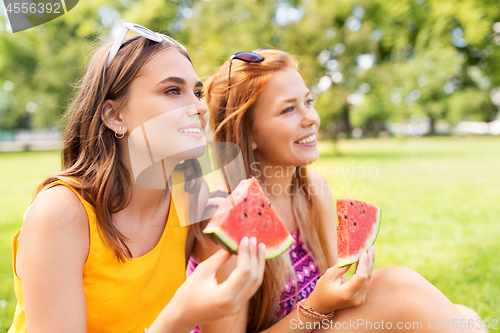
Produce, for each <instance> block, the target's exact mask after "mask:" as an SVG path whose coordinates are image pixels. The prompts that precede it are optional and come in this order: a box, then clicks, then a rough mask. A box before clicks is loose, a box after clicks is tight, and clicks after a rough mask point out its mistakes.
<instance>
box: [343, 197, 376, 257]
mask: <svg viewBox="0 0 500 333" xmlns="http://www.w3.org/2000/svg"><path fill="white" fill-rule="evenodd" d="M337 219H338V220H339V224H338V226H337V255H338V259H339V262H338V266H339V267H344V266H347V265H350V264H354V263H355V262H357V261H358V260H359V258H360V256H361V254H363V253H365V252H366V251H367V250H368V248H369V247H370V246H372V245H373V244H375V240H376V239H377V235H378V232H379V230H380V208H379V207H377V206H374V205H370V204H367V203H365V202H363V201H359V200H353V199H338V200H337Z"/></svg>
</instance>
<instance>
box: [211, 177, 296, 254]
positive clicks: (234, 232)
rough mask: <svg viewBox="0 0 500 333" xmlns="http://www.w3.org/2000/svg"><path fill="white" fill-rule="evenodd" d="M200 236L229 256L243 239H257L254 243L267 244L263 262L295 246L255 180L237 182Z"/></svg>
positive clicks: (235, 250) (236, 249) (236, 250)
mask: <svg viewBox="0 0 500 333" xmlns="http://www.w3.org/2000/svg"><path fill="white" fill-rule="evenodd" d="M203 233H205V234H207V236H209V237H210V238H211V239H212V240H214V241H216V242H217V243H222V244H223V245H224V246H225V247H227V248H228V249H229V250H230V251H231V252H238V244H239V243H240V241H241V239H242V238H243V237H245V236H246V237H249V238H250V237H256V238H257V243H264V244H266V253H265V256H266V259H271V258H275V257H277V256H279V255H280V254H282V253H283V252H285V251H286V250H287V249H288V248H289V247H290V245H292V243H293V242H294V240H293V238H292V236H291V235H290V233H289V232H288V230H287V228H286V226H285V224H284V223H283V221H281V219H280V217H279V216H278V213H276V210H275V209H274V207H272V206H271V203H270V202H269V200H268V199H267V197H266V195H265V194H264V192H263V191H262V188H261V187H260V185H259V182H258V181H257V179H255V178H254V177H252V178H250V179H246V180H243V181H241V182H240V184H239V185H238V186H237V187H236V188H235V189H234V191H233V192H232V193H231V194H230V195H229V196H228V197H227V198H226V200H225V201H224V202H223V203H222V205H221V206H220V207H219V209H218V211H217V212H216V214H215V216H214V217H212V219H211V220H210V222H209V223H208V225H207V227H206V228H205V230H204V231H203ZM214 236H217V237H214Z"/></svg>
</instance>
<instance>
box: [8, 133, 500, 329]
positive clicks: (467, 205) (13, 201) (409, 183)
mask: <svg viewBox="0 0 500 333" xmlns="http://www.w3.org/2000/svg"><path fill="white" fill-rule="evenodd" d="M320 151H321V158H320V160H319V161H318V162H316V163H315V164H314V167H316V168H318V169H320V170H321V171H322V172H324V173H326V174H327V175H328V179H329V182H330V185H331V186H332V189H333V191H334V192H335V193H334V197H335V198H341V197H342V198H345V197H351V198H355V199H360V200H363V201H367V202H369V203H373V204H375V205H378V206H380V207H381V208H382V226H381V230H380V234H379V238H378V239H377V243H376V256H377V258H376V268H382V267H389V266H400V265H403V266H408V267H411V268H413V269H415V270H416V271H418V272H419V273H420V274H422V275H423V276H424V277H425V278H427V279H428V280H429V281H430V282H431V283H433V284H434V285H435V286H436V287H438V288H439V289H440V290H441V291H442V292H443V293H444V294H445V295H446V296H447V297H448V298H449V299H450V300H451V301H452V302H454V303H462V304H465V305H468V306H470V307H472V308H473V309H475V310H476V311H477V312H478V313H479V314H480V315H481V316H482V317H483V319H487V318H488V319H493V318H497V319H499V317H500V314H499V313H498V309H500V278H499V277H500V265H499V264H498V262H497V260H498V258H499V252H500V242H499V241H498V237H499V236H500V223H499V221H498V219H499V217H500V204H499V202H500V174H499V170H500V168H499V166H500V138H495V137H466V138H451V137H443V138H421V139H407V140H403V141H401V140H398V139H386V140H357V141H341V142H340V143H338V144H337V147H336V149H335V147H334V145H333V144H332V143H330V142H321V143H320ZM348 167H349V169H348ZM58 168H59V153H58V152H46V153H35V152H27V153H9V154H6V153H3V154H2V153H0V190H1V193H2V194H1V195H0V212H1V213H0V332H6V331H7V329H8V327H9V326H10V323H11V321H12V317H13V313H14V308H15V304H16V300H15V295H14V291H13V284H12V266H11V265H12V249H11V244H12V236H13V235H14V234H15V232H16V231H17V230H18V228H19V227H20V225H21V221H22V215H23V212H24V210H25V209H26V207H27V206H28V205H29V203H30V201H31V198H32V193H33V190H34V189H35V187H36V185H37V184H38V183H39V182H40V181H41V180H42V179H43V178H44V177H45V176H47V175H49V174H51V173H53V172H55V171H57V170H58ZM353 168H354V171H355V172H354V174H353V173H352V170H353ZM363 170H364V174H363ZM370 172H371V174H370ZM343 173H344V174H343ZM347 182H349V184H350V186H348V183H347ZM356 185H357V187H356V188H355V186H356ZM355 189H356V190H357V193H356V191H355ZM1 300H5V301H6V304H7V305H6V307H5V308H2V307H1V304H2V303H1ZM497 327H498V326H497ZM491 332H493V331H491Z"/></svg>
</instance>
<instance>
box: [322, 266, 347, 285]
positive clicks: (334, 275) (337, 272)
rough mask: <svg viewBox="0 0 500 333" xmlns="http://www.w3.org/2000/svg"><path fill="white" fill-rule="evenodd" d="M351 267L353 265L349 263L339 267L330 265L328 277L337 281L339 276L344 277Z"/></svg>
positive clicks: (327, 272)
mask: <svg viewBox="0 0 500 333" xmlns="http://www.w3.org/2000/svg"><path fill="white" fill-rule="evenodd" d="M349 268H351V265H347V266H344V267H341V268H339V267H338V266H337V265H335V266H332V267H330V268H329V269H327V271H326V273H325V275H326V276H327V277H328V279H330V280H332V281H335V280H337V279H338V278H339V277H342V275H344V274H345V273H347V271H348V270H349Z"/></svg>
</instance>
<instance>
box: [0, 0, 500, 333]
mask: <svg viewBox="0 0 500 333" xmlns="http://www.w3.org/2000/svg"><path fill="white" fill-rule="evenodd" d="M124 21H128V22H134V23H137V24H141V25H144V26H146V27H148V28H150V29H151V30H153V31H161V32H163V33H166V34H168V35H170V36H172V37H174V38H176V39H178V40H179V41H180V42H181V43H182V44H183V45H185V46H186V47H187V49H188V51H189V54H190V56H191V58H192V60H193V64H194V67H195V70H196V72H197V74H198V76H199V77H200V78H201V79H202V80H204V79H206V78H207V77H208V76H210V75H212V74H214V73H215V72H216V70H217V69H218V67H219V66H220V65H221V64H222V63H223V62H224V61H226V60H227V59H229V56H230V55H231V54H233V53H235V52H237V51H242V50H255V49H259V48H276V49H280V50H284V51H287V52H290V53H291V54H293V55H295V56H296V57H297V59H298V60H299V62H300V67H301V71H302V74H303V77H304V80H305V82H306V84H307V85H308V87H309V88H310V89H311V91H312V92H313V94H314V96H315V99H316V104H315V108H316V110H317V111H318V113H319V114H320V116H321V128H320V138H321V142H320V143H319V148H320V152H321V158H320V160H319V161H318V162H316V163H315V164H314V165H313V167H317V168H318V170H320V171H321V172H323V173H324V174H325V176H327V177H328V180H329V182H330V184H331V186H332V188H333V189H334V190H335V191H334V197H346V196H349V197H353V198H358V199H361V200H364V201H368V202H370V203H373V204H376V205H378V206H381V207H382V210H383V215H382V216H383V222H382V229H381V233H380V236H379V239H378V240H377V262H376V264H377V268H381V267H387V266H394V265H404V266H409V267H411V268H413V269H416V270H417V271H418V272H420V273H421V274H422V275H424V277H426V278H427V279H428V280H429V281H430V282H432V283H433V284H434V285H436V286H437V287H438V288H439V289H440V290H442V291H443V292H444V293H445V295H446V296H448V297H449V298H450V300H452V301H453V302H455V303H463V304H466V305H469V306H471V307H473V308H474V309H475V310H477V311H478V312H479V313H480V315H481V316H483V318H484V319H488V320H489V321H490V322H491V324H493V322H494V320H495V319H496V320H497V325H496V328H497V329H498V327H500V325H499V324H498V319H499V318H500V313H499V312H498V309H500V278H499V274H500V268H499V265H498V261H499V259H500V254H499V253H500V245H499V242H498V236H499V235H500V224H499V223H498V217H499V216H500V205H499V202H500V177H499V176H500V175H499V170H500V168H499V167H500V118H499V106H500V0H462V1H457V0H369V1H368V0H335V1H331V0H328V1H327V0H304V1H299V0H297V1H291V0H239V1H228V0H217V1H216V0H208V1H202V0H190V1H185V0H148V1H141V0H82V1H80V3H79V4H78V5H77V6H76V7H75V8H74V9H73V10H71V11H70V12H68V13H67V14H65V15H63V16H61V17H59V18H57V19H55V20H53V21H51V22H48V23H46V24H43V25H41V26H38V27H35V28H32V29H29V30H25V31H21V32H18V33H15V34H12V33H11V32H10V26H9V24H8V21H7V18H6V13H5V7H4V5H3V2H2V0H0V151H2V152H0V193H1V194H0V332H4V331H6V330H7V329H8V327H9V326H10V323H11V320H12V316H13V312H14V308H15V304H16V301H15V295H14V292H13V285H12V267H11V265H12V258H11V256H12V250H11V244H12V237H13V235H14V234H15V232H16V231H17V229H19V227H20V225H21V223H22V214H23V212H24V210H25V209H26V207H27V206H28V205H29V203H30V200H31V199H32V194H33V190H34V188H35V187H36V185H37V184H38V183H39V182H40V181H42V180H43V178H44V177H46V176H48V175H49V174H51V173H53V172H55V171H57V170H59V169H60V158H59V149H60V147H61V142H60V138H61V136H60V131H61V127H62V123H61V115H62V114H63V113H64V111H65V108H66V106H67V105H68V103H69V101H70V100H71V98H72V97H73V95H74V89H73V86H74V85H75V84H77V83H78V80H79V79H80V78H81V77H82V76H83V74H84V73H85V70H86V65H87V64H88V62H89V60H90V55H91V53H92V51H93V50H95V49H96V48H98V47H99V46H100V45H102V44H103V43H106V42H109V41H111V40H113V39H114V37H115V36H116V34H117V33H118V31H119V30H120V28H121V24H122V23H123V22H124ZM363 170H365V172H364V173H363V172H362V171H363ZM339 185H340V186H339ZM356 185H358V187H355V186H356ZM335 186H336V187H335ZM355 189H357V191H355ZM492 332H493V330H492Z"/></svg>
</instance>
